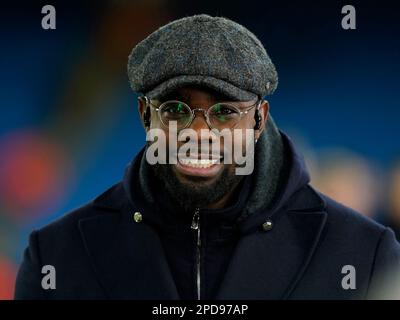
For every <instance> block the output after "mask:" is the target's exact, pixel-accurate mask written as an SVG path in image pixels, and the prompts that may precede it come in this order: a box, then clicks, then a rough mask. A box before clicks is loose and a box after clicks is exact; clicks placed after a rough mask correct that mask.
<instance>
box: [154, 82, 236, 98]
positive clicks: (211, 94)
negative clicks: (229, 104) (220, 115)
mask: <svg viewBox="0 0 400 320" xmlns="http://www.w3.org/2000/svg"><path fill="white" fill-rule="evenodd" d="M161 100H164V101H166V100H181V101H184V102H186V101H193V100H207V101H234V100H233V99H232V98H230V97H228V96H226V95H224V94H222V93H220V92H218V91H216V90H213V89H211V88H208V87H205V86H199V85H191V86H184V87H181V88H178V89H176V90H174V91H172V92H170V93H168V94H167V95H165V96H164V97H163V98H162V99H161Z"/></svg>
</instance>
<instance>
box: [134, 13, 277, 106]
mask: <svg viewBox="0 0 400 320" xmlns="http://www.w3.org/2000/svg"><path fill="white" fill-rule="evenodd" d="M128 77H129V81H130V85H131V88H132V89H133V91H135V92H138V93H142V94H145V95H147V96H148V97H149V98H151V99H157V98H160V97H163V96H165V95H166V94H168V93H170V92H171V91H173V90H175V89H177V88H179V87H182V86H184V85H191V84H195V85H202V86H206V87H209V88H211V89H214V90H216V91H217V92H220V93H222V94H224V95H226V96H228V97H230V98H232V99H234V100H238V101H246V100H252V99H254V98H255V97H256V96H261V97H264V96H265V95H268V94H271V93H272V92H273V91H274V90H275V89H276V87H277V84H278V75H277V72H276V69H275V66H274V64H273V63H272V61H271V59H270V58H269V56H268V54H267V52H266V50H265V48H264V46H263V45H262V44H261V42H260V40H259V39H258V38H257V37H256V36H255V35H254V34H253V33H251V32H250V31H249V30H247V29H246V28H245V27H243V26H242V25H240V24H238V23H236V22H234V21H232V20H229V19H227V18H223V17H211V16H209V15H205V14H201V15H194V16H190V17H185V18H182V19H179V20H175V21H172V22H170V23H168V24H166V25H164V26H162V27H161V28H159V29H158V30H156V31H155V32H153V33H152V34H150V35H149V36H148V37H147V38H145V39H144V40H142V41H141V42H140V43H138V44H137V45H136V46H135V47H134V48H133V50H132V52H131V54H130V55H129V59H128Z"/></svg>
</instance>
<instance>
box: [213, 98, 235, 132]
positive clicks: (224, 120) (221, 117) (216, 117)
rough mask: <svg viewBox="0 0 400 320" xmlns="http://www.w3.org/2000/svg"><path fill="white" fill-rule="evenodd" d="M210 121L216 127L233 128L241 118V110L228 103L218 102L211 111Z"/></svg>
mask: <svg viewBox="0 0 400 320" xmlns="http://www.w3.org/2000/svg"><path fill="white" fill-rule="evenodd" d="M209 112H210V113H209V117H210V122H211V124H212V125H213V127H215V128H232V127H234V126H235V125H236V124H237V122H238V121H239V118H240V113H239V111H238V110H237V109H236V108H235V107H233V106H231V105H229V104H226V103H217V104H215V105H214V106H212V107H211V109H210V111H209Z"/></svg>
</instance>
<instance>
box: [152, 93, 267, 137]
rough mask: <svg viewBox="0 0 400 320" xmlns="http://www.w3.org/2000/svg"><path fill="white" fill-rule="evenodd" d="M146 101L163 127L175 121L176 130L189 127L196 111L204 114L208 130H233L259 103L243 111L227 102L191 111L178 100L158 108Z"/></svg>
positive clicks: (166, 102)
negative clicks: (156, 114)
mask: <svg viewBox="0 0 400 320" xmlns="http://www.w3.org/2000/svg"><path fill="white" fill-rule="evenodd" d="M146 100H147V102H148V103H149V104H150V105H151V106H152V107H153V108H154V109H155V110H156V111H157V113H158V116H159V118H160V120H161V123H162V124H163V125H164V126H166V127H169V125H170V122H171V121H175V122H176V125H177V130H182V129H184V128H187V127H189V126H190V124H191V123H192V122H193V120H194V118H195V117H196V115H195V113H196V111H199V112H202V113H203V114H204V117H205V119H206V122H207V124H208V126H209V127H210V129H217V130H223V129H233V128H235V127H236V126H237V125H238V123H239V121H240V119H241V118H242V116H243V115H246V114H247V113H248V112H249V111H250V110H251V109H253V108H254V107H255V106H257V105H258V104H259V102H260V100H257V101H256V102H255V103H254V104H252V105H251V106H249V107H248V108H246V109H245V110H240V109H239V108H238V107H236V106H235V105H233V104H231V103H228V102H219V103H216V104H214V105H212V106H211V107H209V108H208V109H207V110H205V109H201V108H195V109H192V108H190V107H189V105H188V104H186V103H184V102H182V101H178V100H169V101H165V102H163V103H162V104H160V106H158V107H157V106H154V105H153V104H152V103H151V102H150V100H149V99H146Z"/></svg>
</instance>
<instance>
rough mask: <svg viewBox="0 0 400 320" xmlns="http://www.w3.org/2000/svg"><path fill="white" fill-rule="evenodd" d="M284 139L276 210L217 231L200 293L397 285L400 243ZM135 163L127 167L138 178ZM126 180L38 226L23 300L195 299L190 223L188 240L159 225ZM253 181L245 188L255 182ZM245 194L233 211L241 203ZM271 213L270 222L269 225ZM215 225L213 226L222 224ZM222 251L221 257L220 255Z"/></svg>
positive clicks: (277, 293)
mask: <svg viewBox="0 0 400 320" xmlns="http://www.w3.org/2000/svg"><path fill="white" fill-rule="evenodd" d="M282 137H283V139H284V141H285V144H286V145H287V147H288V149H289V151H290V152H289V156H290V161H289V164H290V167H289V173H288V177H287V180H286V182H285V184H284V188H283V189H282V190H281V191H280V193H279V197H277V199H276V201H275V202H274V204H273V206H272V207H271V208H270V209H269V210H266V211H261V212H258V213H257V214H254V215H252V216H251V217H249V218H248V219H246V220H244V221H243V222H242V223H241V224H240V226H239V228H238V229H237V230H236V231H237V232H236V231H235V232H233V233H229V232H228V233H227V236H226V237H224V236H223V235H222V233H221V232H220V231H218V237H217V238H218V239H216V240H217V242H218V241H219V240H220V239H221V238H224V239H226V240H227V242H226V243H223V242H222V244H221V246H220V247H219V249H218V246H214V247H212V246H209V247H208V248H209V249H207V250H209V253H208V254H207V255H206V256H207V257H208V260H207V259H206V258H204V259H205V260H207V261H208V264H207V262H205V264H206V265H208V267H205V268H208V269H207V270H208V271H205V272H204V273H206V274H202V275H203V276H204V277H205V278H206V279H210V280H209V282H208V284H207V283H206V284H205V285H204V284H203V285H204V286H205V287H202V290H203V293H202V294H201V297H202V298H207V299H209V298H211V299H365V298H375V297H378V298H380V297H386V296H382V295H381V293H382V290H383V289H385V287H383V285H384V284H386V282H391V283H393V279H395V276H397V271H398V270H399V268H400V245H399V244H398V243H397V242H396V240H395V238H394V235H393V232H392V231H391V230H390V229H388V228H386V227H384V226H382V225H380V224H378V223H376V222H374V221H372V220H371V219H369V218H366V217H364V216H362V215H361V214H359V213H357V212H355V211H353V210H352V209H349V208H347V207H345V206H343V205H341V204H339V203H337V202H335V201H333V200H332V199H330V198H329V197H327V196H325V195H323V194H321V193H319V192H317V191H316V190H314V189H313V188H312V187H311V186H310V184H309V179H308V174H307V170H306V168H305V164H304V160H303V158H302V157H301V156H300V155H299V154H298V152H297V151H296V149H295V148H294V146H293V144H292V143H291V141H290V139H289V138H288V137H287V136H286V135H284V134H283V133H282ZM142 152H143V151H142ZM137 162H138V160H137V159H136V161H134V162H133V164H132V166H131V168H130V169H129V170H131V171H132V170H133V171H132V172H133V176H135V170H136V169H135V168H136V167H137ZM129 172H130V171H129ZM124 179H125V181H122V182H120V183H118V184H116V185H114V186H113V187H111V188H110V189H108V190H107V191H106V192H104V193H103V194H101V195H100V196H98V197H97V198H96V199H94V200H93V201H91V202H90V203H88V204H86V205H85V206H83V207H81V208H78V209H76V210H74V211H73V212H71V213H69V214H67V215H65V216H64V217H62V218H60V219H59V220H57V221H55V222H53V223H52V224H50V225H48V226H46V227H44V228H42V229H41V230H38V231H34V232H33V233H32V234H31V236H30V241H29V247H28V248H27V249H26V251H25V253H24V259H23V262H22V265H21V267H20V270H19V273H18V278H17V283H16V292H15V297H16V298H17V299H192V298H193V299H194V298H196V296H195V294H194V289H193V288H194V287H195V281H196V279H195V277H194V276H192V275H193V274H192V273H191V272H192V270H193V265H191V264H190V263H189V264H188V265H185V263H187V262H188V261H189V260H188V259H184V257H185V255H186V257H189V256H190V255H191V254H193V252H194V243H193V241H191V240H190V239H193V238H190V231H189V230H190V228H189V226H188V228H187V231H184V232H183V233H185V232H187V234H188V238H181V239H180V238H179V237H178V238H176V237H174V236H173V234H174V232H172V231H171V232H170V233H168V232H167V233H168V234H167V233H165V232H164V231H165V230H164V231H163V230H160V228H159V226H158V225H157V221H153V220H152V219H151V217H156V216H157V214H158V212H157V209H156V208H153V210H152V208H145V207H143V206H142V205H141V202H140V201H137V200H135V198H137V197H135V196H134V194H135V190H134V189H133V190H131V189H129V188H126V185H129V183H127V182H126V179H132V174H126V175H125V178H124ZM246 181H247V182H245V184H244V186H243V188H244V189H243V190H244V191H246V190H248V189H246V188H247V187H248V186H246V183H249V181H251V180H249V179H247V180H246ZM124 182H125V183H124ZM250 183H251V182H250ZM124 186H125V187H124ZM244 193H245V192H244ZM132 194H133V196H132ZM241 201H244V200H243V199H241V198H239V199H238V202H237V203H236V204H235V205H234V206H233V207H232V208H230V210H233V211H235V210H237V209H238V208H239V209H240V208H241V205H242V204H241ZM235 208H236V209H235ZM149 211H150V212H149ZM135 212H141V213H142V217H143V220H142V221H140V222H135V220H134V218H133V216H134V213H135ZM202 214H203V216H204V217H206V216H207V212H203V213H202ZM148 217H149V218H148ZM206 220H207V218H206ZM211 221H212V219H211ZM266 221H269V222H271V223H272V228H263V227H262V225H263V224H264V223H265V222H266ZM182 223H185V222H184V221H182ZM211 224H212V225H213V226H214V227H215V226H216V225H217V222H216V221H214V222H211ZM161 229H162V228H161ZM211 229H212V228H211ZM211 229H210V230H211ZM177 230H184V229H179V228H176V229H175V234H176V231H177ZM185 230H186V229H185ZM210 234H211V233H210ZM171 235H172V236H171ZM205 236H207V235H205ZM185 239H186V240H185ZM207 241H208V240H207V239H206V243H207ZM208 242H209V243H211V242H210V241H208ZM185 250H186V252H185ZM218 250H219V251H218ZM218 255H221V257H222V258H221V259H220V260H218V261H217V260H215V258H216V257H217V256H218ZM180 257H182V259H180ZM213 261H214V263H213ZM44 265H52V266H54V267H55V270H56V289H55V290H51V289H49V290H44V289H42V286H41V281H42V278H43V276H44V274H42V273H41V270H42V267H43V266H44ZM349 265H350V266H352V267H354V270H355V284H356V288H354V289H352V288H350V289H345V288H343V286H342V280H343V278H344V277H345V276H346V273H345V274H344V273H342V270H343V267H345V266H349ZM212 266H216V267H214V269H213V267H212ZM383 292H385V293H386V291H383ZM390 297H392V296H390Z"/></svg>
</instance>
